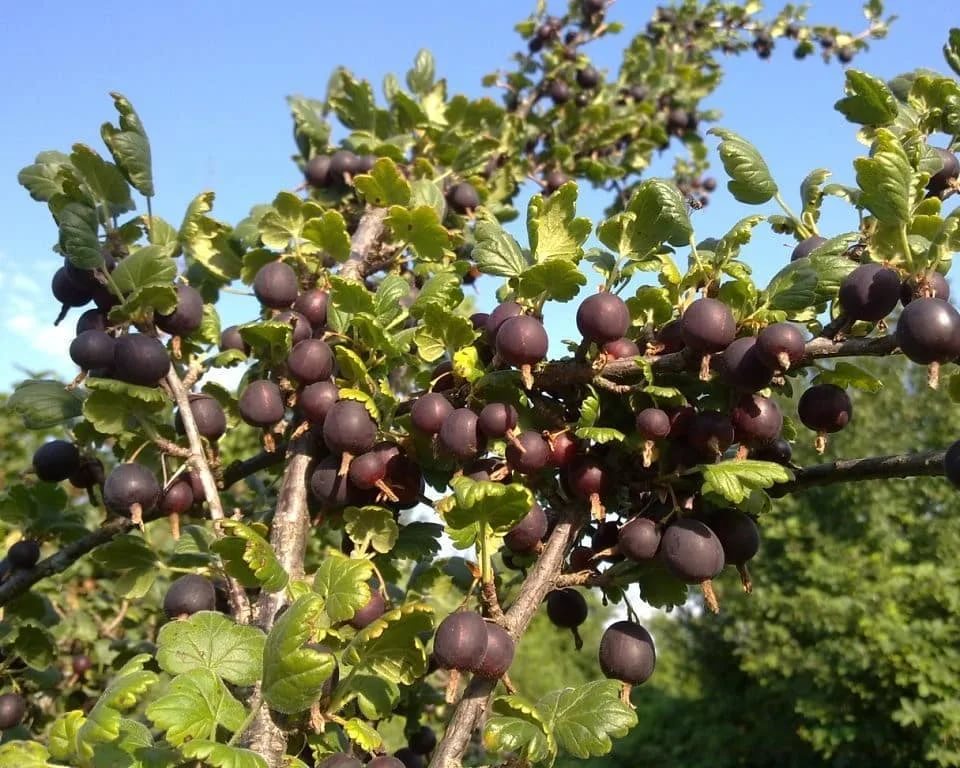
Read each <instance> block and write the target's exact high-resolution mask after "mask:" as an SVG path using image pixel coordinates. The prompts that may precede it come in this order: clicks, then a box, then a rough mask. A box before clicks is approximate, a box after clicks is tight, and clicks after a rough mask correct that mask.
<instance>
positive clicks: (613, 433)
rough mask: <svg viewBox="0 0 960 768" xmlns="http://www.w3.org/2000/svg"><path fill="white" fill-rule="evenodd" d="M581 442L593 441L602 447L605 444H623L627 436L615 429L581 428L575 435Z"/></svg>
mask: <svg viewBox="0 0 960 768" xmlns="http://www.w3.org/2000/svg"><path fill="white" fill-rule="evenodd" d="M574 434H576V436H577V437H579V438H580V439H581V440H592V441H593V442H595V443H599V444H601V445H603V444H605V443H614V442H616V443H622V442H623V441H624V440H626V439H627V436H626V435H625V434H624V433H623V432H621V431H620V430H619V429H614V428H613V427H581V428H580V429H578V430H576V432H575V433H574Z"/></svg>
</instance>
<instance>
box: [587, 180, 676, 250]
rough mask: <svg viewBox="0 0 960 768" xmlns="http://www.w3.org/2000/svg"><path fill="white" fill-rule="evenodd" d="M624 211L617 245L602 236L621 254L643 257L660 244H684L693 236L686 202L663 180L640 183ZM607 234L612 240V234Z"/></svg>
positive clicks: (607, 243) (672, 185) (671, 184)
mask: <svg viewBox="0 0 960 768" xmlns="http://www.w3.org/2000/svg"><path fill="white" fill-rule="evenodd" d="M626 213H627V214H628V215H627V216H626V217H624V218H623V219H622V221H623V227H624V228H623V231H622V232H620V233H619V237H618V238H616V239H617V244H616V245H615V246H613V245H610V243H609V242H606V241H605V240H603V238H601V241H602V242H604V244H606V245H608V246H610V247H611V248H615V249H616V250H617V251H618V252H619V253H620V254H621V255H622V256H642V255H644V254H646V253H648V252H649V251H650V250H651V249H655V248H659V247H660V246H661V245H663V244H669V245H673V246H681V245H686V244H687V243H689V241H690V237H691V236H692V235H693V225H692V224H691V223H690V217H689V215H688V214H687V205H686V202H685V201H684V199H683V196H682V195H681V194H680V191H679V190H678V189H677V187H676V185H675V184H673V183H672V182H669V181H666V180H665V179H647V180H646V181H643V182H641V183H640V184H639V186H638V187H637V189H636V192H634V194H633V197H631V198H630V202H629V204H628V205H627V211H626ZM608 226H609V225H608ZM599 234H600V231H599V230H598V235H599ZM606 236H607V237H608V239H611V241H612V239H613V235H610V234H607V235H606Z"/></svg>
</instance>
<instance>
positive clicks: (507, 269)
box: [472, 216, 527, 277]
mask: <svg viewBox="0 0 960 768" xmlns="http://www.w3.org/2000/svg"><path fill="white" fill-rule="evenodd" d="M474 237H475V238H476V244H475V245H474V246H473V253H472V256H473V260H474V261H475V262H476V263H477V268H478V269H479V270H480V271H481V272H483V273H484V274H485V275H498V276H500V277H517V276H519V275H520V274H522V273H523V271H524V270H525V269H526V268H527V259H526V258H525V257H524V255H523V251H521V250H520V246H519V245H517V241H516V240H514V239H513V237H512V236H511V235H510V234H509V233H508V232H507V231H506V230H505V229H504V228H503V227H501V226H500V223H499V222H498V221H496V220H495V219H493V218H492V217H491V218H486V216H481V217H478V219H477V227H476V230H475V231H474Z"/></svg>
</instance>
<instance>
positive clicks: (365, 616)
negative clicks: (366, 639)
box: [350, 589, 387, 630]
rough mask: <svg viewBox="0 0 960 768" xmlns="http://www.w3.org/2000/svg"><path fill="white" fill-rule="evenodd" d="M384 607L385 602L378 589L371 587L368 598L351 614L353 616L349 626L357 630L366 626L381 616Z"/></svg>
mask: <svg viewBox="0 0 960 768" xmlns="http://www.w3.org/2000/svg"><path fill="white" fill-rule="evenodd" d="M386 608H387V604H386V603H385V602H384V600H383V595H382V594H380V590H378V589H371V590H370V599H369V600H367V602H366V604H364V605H363V606H362V607H360V608H358V609H357V612H356V613H354V614H353V618H352V619H350V626H351V627H353V628H354V629H357V630H360V629H363V628H364V627H368V626H370V625H371V624H373V622H375V621H376V620H377V619H379V618H380V617H381V616H383V612H384V611H385V610H386Z"/></svg>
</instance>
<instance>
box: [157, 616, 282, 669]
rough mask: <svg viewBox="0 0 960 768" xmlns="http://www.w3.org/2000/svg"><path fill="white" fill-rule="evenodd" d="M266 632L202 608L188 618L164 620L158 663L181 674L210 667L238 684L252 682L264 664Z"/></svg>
mask: <svg viewBox="0 0 960 768" xmlns="http://www.w3.org/2000/svg"><path fill="white" fill-rule="evenodd" d="M264 642H265V636H264V634H263V632H262V631H261V630H260V629H257V628H256V627H249V626H240V625H238V624H235V623H234V622H233V621H231V620H230V619H228V618H227V617H226V616H224V615H223V614H221V613H217V612H215V611H200V612H199V613H195V614H193V615H192V616H191V617H190V618H189V619H186V620H185V621H172V622H169V623H167V624H164V625H163V627H162V628H161V629H160V633H159V635H158V636H157V663H158V664H159V665H160V668H161V669H163V671H164V672H167V673H169V674H171V675H178V674H182V673H184V672H189V671H190V670H192V669H209V670H210V671H211V672H215V673H216V674H217V675H219V676H220V677H222V678H223V679H224V680H226V681H228V682H230V683H233V684H235V685H253V683H255V682H256V681H257V680H259V679H260V674H261V670H262V668H263V661H262V657H263V646H264Z"/></svg>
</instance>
